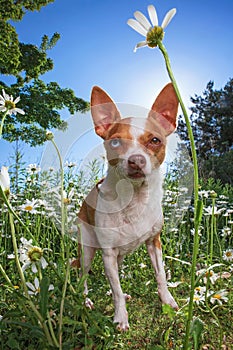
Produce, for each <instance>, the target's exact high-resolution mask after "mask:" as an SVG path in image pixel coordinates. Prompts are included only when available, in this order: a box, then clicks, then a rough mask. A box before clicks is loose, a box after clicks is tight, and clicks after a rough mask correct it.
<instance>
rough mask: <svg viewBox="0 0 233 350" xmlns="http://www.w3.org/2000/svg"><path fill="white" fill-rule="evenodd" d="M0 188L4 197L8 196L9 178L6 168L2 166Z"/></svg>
mask: <svg viewBox="0 0 233 350" xmlns="http://www.w3.org/2000/svg"><path fill="white" fill-rule="evenodd" d="M0 186H1V188H2V191H3V192H4V193H5V195H9V194H10V176H9V173H8V168H7V167H6V166H2V169H1V171H0Z"/></svg>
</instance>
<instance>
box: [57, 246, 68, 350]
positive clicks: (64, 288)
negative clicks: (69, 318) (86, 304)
mask: <svg viewBox="0 0 233 350" xmlns="http://www.w3.org/2000/svg"><path fill="white" fill-rule="evenodd" d="M69 276H70V263H69V244H67V267H66V275H65V281H64V284H63V288H62V299H61V304H60V314H59V321H58V324H59V328H58V339H59V345H60V346H59V349H60V350H62V325H63V311H64V303H65V296H66V291H67V285H68V282H69Z"/></svg>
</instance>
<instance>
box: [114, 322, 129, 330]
mask: <svg viewBox="0 0 233 350" xmlns="http://www.w3.org/2000/svg"><path fill="white" fill-rule="evenodd" d="M116 328H117V330H118V331H120V332H127V331H128V330H129V324H128V322H127V323H124V322H120V323H118V325H117V327H116Z"/></svg>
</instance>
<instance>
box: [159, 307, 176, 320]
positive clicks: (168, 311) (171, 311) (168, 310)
mask: <svg viewBox="0 0 233 350" xmlns="http://www.w3.org/2000/svg"><path fill="white" fill-rule="evenodd" d="M162 310H163V314H164V315H167V316H168V317H169V318H170V319H171V320H173V318H174V317H175V315H176V312H175V310H174V309H173V308H172V307H171V306H170V305H168V304H163V305H162Z"/></svg>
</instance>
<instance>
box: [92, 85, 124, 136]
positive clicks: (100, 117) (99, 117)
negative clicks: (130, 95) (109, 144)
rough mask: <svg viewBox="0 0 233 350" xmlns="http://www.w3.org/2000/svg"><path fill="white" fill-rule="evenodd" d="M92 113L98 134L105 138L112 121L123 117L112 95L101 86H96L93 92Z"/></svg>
mask: <svg viewBox="0 0 233 350" xmlns="http://www.w3.org/2000/svg"><path fill="white" fill-rule="evenodd" d="M91 114H92V118H93V122H94V125H95V132H96V134H97V135H99V136H100V137H102V138H103V139H105V137H106V133H107V131H108V129H109V127H110V126H111V125H112V123H114V122H117V121H119V120H120V119H121V116H120V113H119V111H118V109H117V107H116V105H115V103H114V102H113V100H112V99H111V97H110V96H109V95H108V94H107V93H106V92H105V91H104V90H102V89H101V88H100V87H98V86H94V87H93V89H92V93H91Z"/></svg>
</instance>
